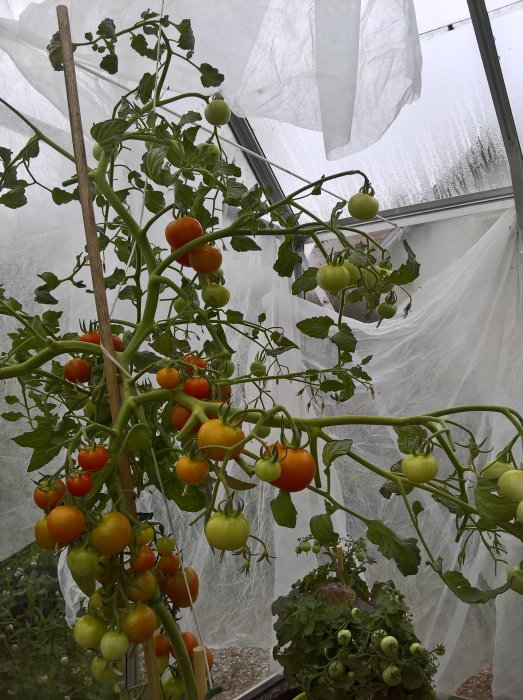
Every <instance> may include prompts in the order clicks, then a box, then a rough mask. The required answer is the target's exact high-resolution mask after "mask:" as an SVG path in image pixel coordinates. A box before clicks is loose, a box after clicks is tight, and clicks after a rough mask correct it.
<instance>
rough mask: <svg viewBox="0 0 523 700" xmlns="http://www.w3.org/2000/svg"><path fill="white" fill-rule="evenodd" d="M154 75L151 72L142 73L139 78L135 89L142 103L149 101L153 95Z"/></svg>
mask: <svg viewBox="0 0 523 700" xmlns="http://www.w3.org/2000/svg"><path fill="white" fill-rule="evenodd" d="M154 81H155V77H154V75H153V74H152V73H144V74H143V75H142V77H141V78H140V82H139V83H138V87H137V88H136V91H137V93H138V98H139V100H140V102H141V103H142V104H145V103H146V102H149V100H150V99H151V97H152V96H153V90H154Z"/></svg>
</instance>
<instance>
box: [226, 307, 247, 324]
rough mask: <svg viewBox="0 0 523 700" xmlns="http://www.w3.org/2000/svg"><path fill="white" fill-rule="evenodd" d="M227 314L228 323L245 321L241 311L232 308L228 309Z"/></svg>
mask: <svg viewBox="0 0 523 700" xmlns="http://www.w3.org/2000/svg"><path fill="white" fill-rule="evenodd" d="M225 314H226V316H227V322H228V323H241V322H242V321H243V314H242V312H241V311H234V310H232V309H227V311H226V312H225Z"/></svg>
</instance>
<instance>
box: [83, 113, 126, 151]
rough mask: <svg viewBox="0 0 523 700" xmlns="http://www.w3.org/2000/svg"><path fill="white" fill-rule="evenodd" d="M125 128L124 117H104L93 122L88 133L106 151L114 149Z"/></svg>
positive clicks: (120, 139)
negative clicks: (99, 120)
mask: <svg viewBox="0 0 523 700" xmlns="http://www.w3.org/2000/svg"><path fill="white" fill-rule="evenodd" d="M126 129H127V122H126V121H125V119H106V120H105V121H103V122H98V124H93V126H92V127H91V131H90V134H91V136H92V137H93V139H94V140H95V141H96V142H97V143H99V144H100V146H101V147H102V148H103V149H104V151H106V152H107V153H111V152H112V151H115V150H116V148H117V147H118V145H119V144H120V143H121V141H122V137H123V135H124V134H125V130H126Z"/></svg>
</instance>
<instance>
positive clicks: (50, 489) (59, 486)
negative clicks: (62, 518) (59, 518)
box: [33, 479, 66, 510]
mask: <svg viewBox="0 0 523 700" xmlns="http://www.w3.org/2000/svg"><path fill="white" fill-rule="evenodd" d="M65 490H66V488H65V484H64V482H63V481H62V480H61V479H54V480H52V479H42V481H39V482H38V485H37V486H36V488H35V490H34V492H33V498H34V502H35V503H36V505H37V506H38V507H39V508H41V509H42V510H45V509H46V508H49V507H50V506H51V507H52V506H55V505H56V504H57V503H58V502H59V501H61V500H62V498H63V495H64V493H65Z"/></svg>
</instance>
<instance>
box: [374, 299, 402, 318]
mask: <svg viewBox="0 0 523 700" xmlns="http://www.w3.org/2000/svg"><path fill="white" fill-rule="evenodd" d="M397 310H398V309H397V307H396V304H389V303H388V302H386V301H382V302H381V304H378V308H377V309H376V311H377V313H378V316H379V317H380V318H394V316H395V315H396V311H397Z"/></svg>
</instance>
